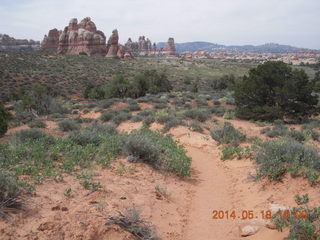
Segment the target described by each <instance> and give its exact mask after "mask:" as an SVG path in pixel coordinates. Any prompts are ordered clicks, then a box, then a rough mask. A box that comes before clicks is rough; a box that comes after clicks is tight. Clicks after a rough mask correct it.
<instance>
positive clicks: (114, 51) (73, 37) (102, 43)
mask: <svg viewBox="0 0 320 240" xmlns="http://www.w3.org/2000/svg"><path fill="white" fill-rule="evenodd" d="M41 47H42V49H44V50H53V52H55V53H57V54H86V55H88V56H93V55H96V56H106V57H119V58H131V57H132V54H131V52H130V50H127V48H126V47H125V46H122V45H120V44H119V34H118V31H117V30H114V31H113V32H112V35H111V37H110V38H109V41H108V43H107V44H106V37H105V35H104V33H103V32H102V31H99V30H97V27H96V25H95V24H94V22H93V21H91V19H90V18H89V17H87V18H84V19H83V20H82V21H81V22H80V23H78V20H77V19H76V18H72V19H71V20H70V22H69V25H68V26H66V27H65V28H64V30H63V31H59V30H57V29H52V30H50V31H49V34H48V35H45V36H44V39H43V41H42V44H41Z"/></svg>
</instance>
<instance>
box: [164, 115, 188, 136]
mask: <svg viewBox="0 0 320 240" xmlns="http://www.w3.org/2000/svg"><path fill="white" fill-rule="evenodd" d="M181 125H183V122H182V121H181V120H180V119H177V118H171V119H170V120H169V121H168V122H166V124H165V125H164V127H163V129H162V132H164V133H166V132H168V131H169V130H170V129H171V128H173V127H177V126H181Z"/></svg>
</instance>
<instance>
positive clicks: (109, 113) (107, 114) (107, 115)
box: [100, 110, 115, 122]
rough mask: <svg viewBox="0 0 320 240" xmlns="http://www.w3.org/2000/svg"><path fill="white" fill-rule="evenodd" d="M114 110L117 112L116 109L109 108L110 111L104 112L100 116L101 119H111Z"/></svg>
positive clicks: (105, 120) (104, 120)
mask: <svg viewBox="0 0 320 240" xmlns="http://www.w3.org/2000/svg"><path fill="white" fill-rule="evenodd" d="M114 112H115V111H114V110H108V111H105V112H103V113H102V114H101V117H100V119H101V121H103V122H107V121H110V120H111V119H112V118H113V117H114V115H115V113H114Z"/></svg>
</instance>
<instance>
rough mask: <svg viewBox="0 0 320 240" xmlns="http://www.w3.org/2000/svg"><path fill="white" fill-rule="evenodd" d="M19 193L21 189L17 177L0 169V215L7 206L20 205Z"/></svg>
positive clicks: (4, 211) (14, 206)
mask: <svg viewBox="0 0 320 240" xmlns="http://www.w3.org/2000/svg"><path fill="white" fill-rule="evenodd" d="M20 194H21V189H20V186H19V184H18V181H17V179H16V178H15V177H14V176H12V175H11V174H9V173H8V172H6V171H4V170H3V169H0V216H3V215H4V214H5V213H6V211H7V210H8V208H17V207H20V206H21V201H20V200H21V199H20Z"/></svg>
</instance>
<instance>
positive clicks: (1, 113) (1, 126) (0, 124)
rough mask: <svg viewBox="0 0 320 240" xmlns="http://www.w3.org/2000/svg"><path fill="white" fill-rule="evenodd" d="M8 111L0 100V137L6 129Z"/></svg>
mask: <svg viewBox="0 0 320 240" xmlns="http://www.w3.org/2000/svg"><path fill="white" fill-rule="evenodd" d="M8 120H9V113H8V112H7V111H6V109H5V108H4V106H3V105H2V103H1V102H0V137H1V136H3V135H4V134H5V133H6V132H7V129H8Z"/></svg>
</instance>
